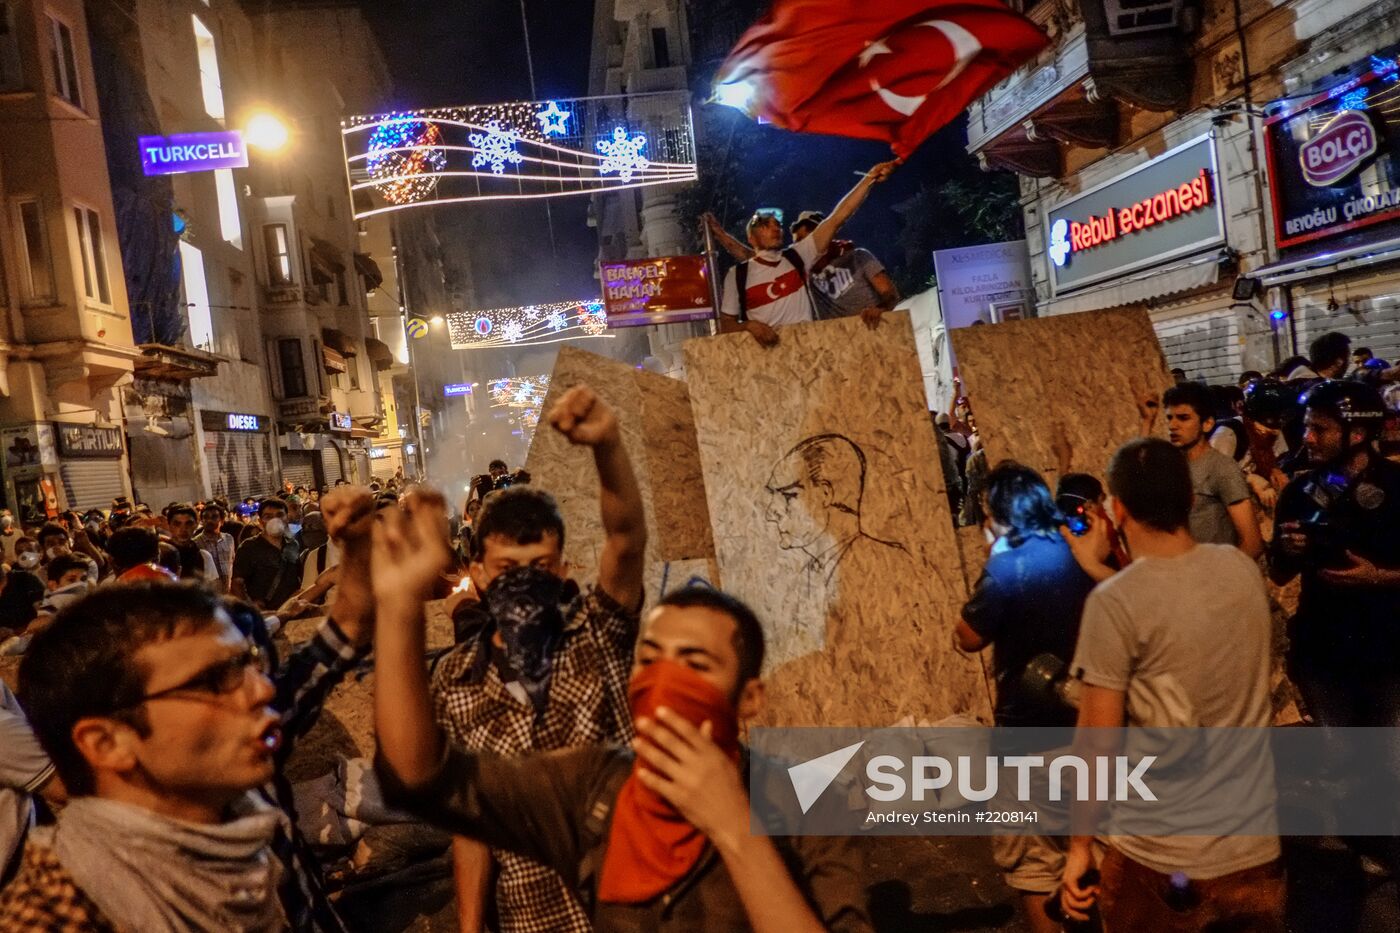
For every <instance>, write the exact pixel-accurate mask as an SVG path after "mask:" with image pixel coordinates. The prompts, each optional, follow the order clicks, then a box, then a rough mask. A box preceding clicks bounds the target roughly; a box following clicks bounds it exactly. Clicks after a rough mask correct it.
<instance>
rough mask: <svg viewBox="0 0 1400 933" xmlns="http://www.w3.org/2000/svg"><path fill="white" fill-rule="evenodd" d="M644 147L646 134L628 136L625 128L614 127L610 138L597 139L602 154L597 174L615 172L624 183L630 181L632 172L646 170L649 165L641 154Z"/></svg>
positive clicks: (645, 145)
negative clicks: (601, 162)
mask: <svg viewBox="0 0 1400 933" xmlns="http://www.w3.org/2000/svg"><path fill="white" fill-rule="evenodd" d="M646 147H647V138H646V136H644V135H642V134H641V133H638V134H637V135H636V136H628V135H627V130H625V129H624V128H622V127H620V126H619V127H616V128H615V129H614V130H613V131H612V139H610V140H609V139H600V140H598V151H599V152H601V153H602V154H603V164H602V165H600V166H599V167H598V172H599V174H602V175H610V174H612V173H613V172H617V174H618V177H619V178H621V179H622V181H623V183H624V184H625V183H627V182H629V181H631V180H632V176H633V175H634V174H636V173H637V172H643V171H646V169H647V167H648V166H650V165H651V160H649V159H648V158H647V157H646V156H644V155H642V150H643V149H645V148H646Z"/></svg>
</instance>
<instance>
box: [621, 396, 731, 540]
mask: <svg viewBox="0 0 1400 933" xmlns="http://www.w3.org/2000/svg"><path fill="white" fill-rule="evenodd" d="M634 375H635V378H636V380H637V387H638V389H639V391H640V394H641V400H642V435H643V437H644V438H645V440H646V458H647V459H646V468H647V474H648V477H649V479H650V481H651V505H652V508H653V509H654V510H655V513H656V528H657V533H658V539H657V542H656V552H657V556H659V557H660V558H661V559H662V560H668V561H676V560H695V559H704V558H709V557H713V556H714V553H715V539H714V535H713V534H712V533H711V531H710V511H709V507H708V506H707V505H706V503H705V478H704V476H703V474H702V473H701V471H700V449H699V446H698V445H697V444H696V441H695V415H694V413H693V412H692V411H691V408H690V391H689V390H688V389H687V388H686V385H685V383H684V382H681V381H680V380H679V379H672V378H671V377H669V376H662V375H659V374H657V373H650V372H646V371H645V370H636V371H635V372H634Z"/></svg>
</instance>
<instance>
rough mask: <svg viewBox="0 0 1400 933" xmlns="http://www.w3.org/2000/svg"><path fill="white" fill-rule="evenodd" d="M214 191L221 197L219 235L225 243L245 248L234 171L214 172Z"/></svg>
mask: <svg viewBox="0 0 1400 933" xmlns="http://www.w3.org/2000/svg"><path fill="white" fill-rule="evenodd" d="M214 190H215V191H216V192H218V195H219V233H220V234H222V235H223V238H224V240H225V242H228V243H232V244H233V245H234V246H236V247H238V248H239V249H242V248H243V218H242V217H240V216H239V215H238V188H237V186H236V185H234V183H233V169H231V168H221V169H215V170H214Z"/></svg>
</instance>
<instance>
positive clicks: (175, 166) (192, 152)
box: [140, 130, 248, 175]
mask: <svg viewBox="0 0 1400 933" xmlns="http://www.w3.org/2000/svg"><path fill="white" fill-rule="evenodd" d="M140 144H141V168H142V170H143V171H144V172H145V173H146V174H147V175H175V174H178V173H180V172H208V171H212V170H214V169H220V168H247V167H248V150H247V149H246V148H245V147H244V145H243V134H242V133H240V132H238V131H237V130H228V131H227V132H221V133H180V134H177V135H175V136H142V137H141V140H140Z"/></svg>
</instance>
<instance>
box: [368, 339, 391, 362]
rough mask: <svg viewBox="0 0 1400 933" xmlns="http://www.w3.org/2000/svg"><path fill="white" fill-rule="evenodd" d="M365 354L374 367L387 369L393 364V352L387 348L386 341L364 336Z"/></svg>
mask: <svg viewBox="0 0 1400 933" xmlns="http://www.w3.org/2000/svg"><path fill="white" fill-rule="evenodd" d="M365 355H366V356H368V357H369V360H370V362H371V363H373V364H374V368H375V369H378V370H384V369H389V368H390V367H392V366H393V365H394V352H393V351H392V350H390V349H389V345H388V344H387V343H385V342H384V341H382V340H376V339H375V338H374V337H366V338H365Z"/></svg>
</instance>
